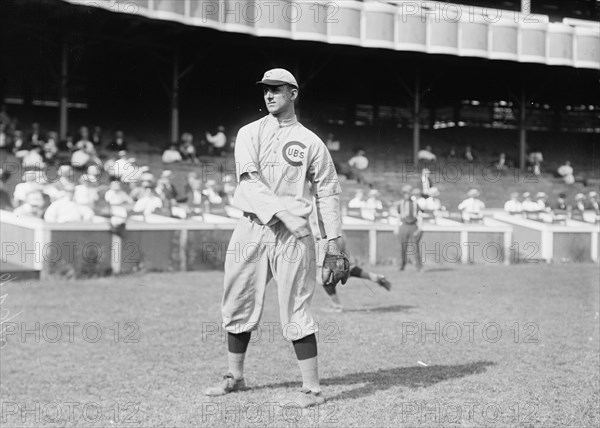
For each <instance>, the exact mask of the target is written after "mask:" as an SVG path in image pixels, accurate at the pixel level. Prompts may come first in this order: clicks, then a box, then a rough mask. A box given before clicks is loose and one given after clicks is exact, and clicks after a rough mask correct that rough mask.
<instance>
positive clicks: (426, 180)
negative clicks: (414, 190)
mask: <svg viewBox="0 0 600 428" xmlns="http://www.w3.org/2000/svg"><path fill="white" fill-rule="evenodd" d="M432 186H433V183H432V182H431V171H430V170H429V169H428V168H423V170H422V171H421V192H422V193H423V195H428V194H429V192H430V190H431V187H432Z"/></svg>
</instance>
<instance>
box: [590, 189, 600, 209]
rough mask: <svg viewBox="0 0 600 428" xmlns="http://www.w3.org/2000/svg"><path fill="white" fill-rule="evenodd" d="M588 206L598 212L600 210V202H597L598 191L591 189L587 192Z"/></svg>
mask: <svg viewBox="0 0 600 428" xmlns="http://www.w3.org/2000/svg"><path fill="white" fill-rule="evenodd" d="M588 208H589V209H590V210H593V211H595V212H596V214H598V213H599V212H600V204H599V203H598V192H596V191H591V192H590V193H588Z"/></svg>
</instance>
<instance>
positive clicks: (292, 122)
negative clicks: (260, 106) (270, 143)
mask: <svg viewBox="0 0 600 428" xmlns="http://www.w3.org/2000/svg"><path fill="white" fill-rule="evenodd" d="M269 119H270V120H271V121H272V122H274V123H277V124H278V125H279V127H280V128H286V127H288V126H292V125H295V124H296V123H298V118H297V117H296V115H294V116H292V117H291V118H289V119H285V120H282V121H280V120H279V119H277V118H276V117H275V116H273V115H272V114H269Z"/></svg>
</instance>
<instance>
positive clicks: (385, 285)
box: [375, 275, 392, 291]
mask: <svg viewBox="0 0 600 428" xmlns="http://www.w3.org/2000/svg"><path fill="white" fill-rule="evenodd" d="M375 282H377V284H379V285H381V286H382V287H383V288H385V289H386V290H387V291H390V290H391V289H392V284H391V283H390V282H389V281H388V280H387V278H386V277H385V276H383V275H377V281H375Z"/></svg>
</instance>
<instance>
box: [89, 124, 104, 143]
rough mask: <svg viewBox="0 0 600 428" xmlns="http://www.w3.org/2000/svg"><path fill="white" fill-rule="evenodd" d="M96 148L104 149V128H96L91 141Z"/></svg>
mask: <svg viewBox="0 0 600 428" xmlns="http://www.w3.org/2000/svg"><path fill="white" fill-rule="evenodd" d="M90 141H91V142H92V144H93V145H94V146H95V147H102V128H100V127H99V126H95V127H94V132H93V133H92V138H91V140H90Z"/></svg>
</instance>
